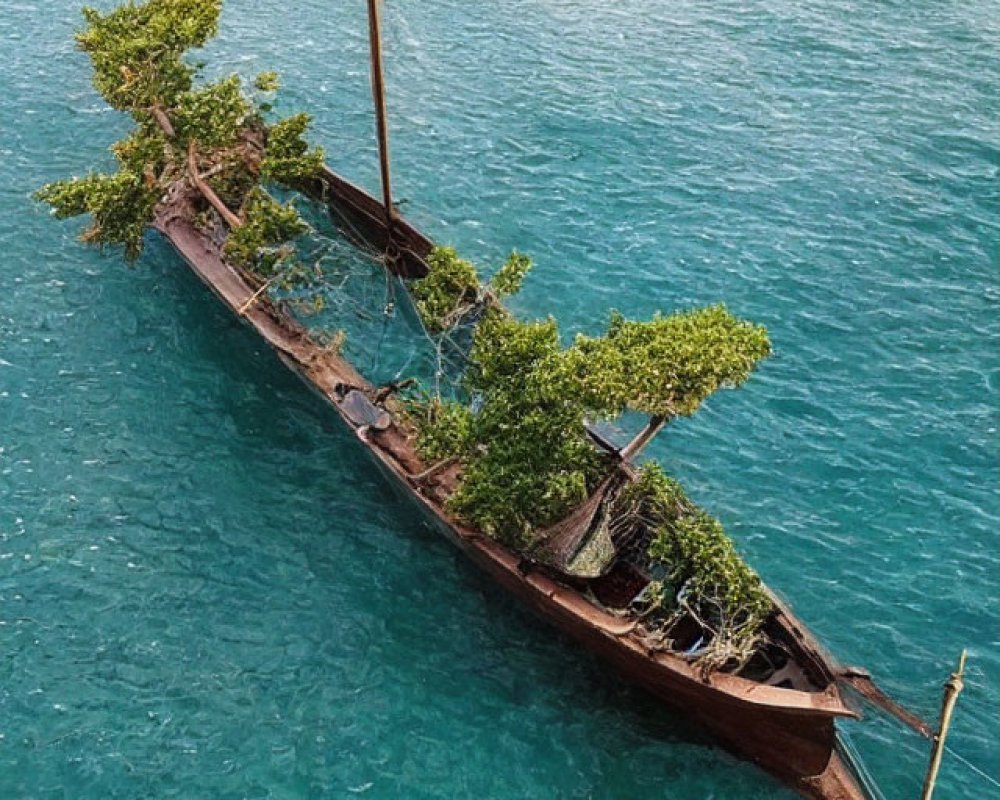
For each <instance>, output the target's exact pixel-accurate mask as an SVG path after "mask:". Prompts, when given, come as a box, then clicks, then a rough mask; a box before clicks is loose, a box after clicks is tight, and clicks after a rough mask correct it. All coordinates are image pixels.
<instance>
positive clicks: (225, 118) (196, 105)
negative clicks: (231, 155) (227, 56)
mask: <svg viewBox="0 0 1000 800" xmlns="http://www.w3.org/2000/svg"><path fill="white" fill-rule="evenodd" d="M253 114H254V108H253V105H252V104H251V103H250V101H249V100H248V99H247V98H246V96H244V94H243V90H242V88H241V85H240V79H239V77H237V76H236V75H231V76H230V77H228V78H226V79H224V80H221V81H216V82H215V83H206V84H205V85H204V86H200V87H199V88H197V89H192V90H191V91H189V92H184V93H183V94H182V95H180V96H179V97H178V99H177V103H176V105H175V106H174V107H173V108H172V109H171V113H170V117H171V119H172V121H173V125H174V130H175V131H176V132H177V139H178V144H179V146H180V147H181V148H184V149H186V147H187V144H188V142H192V141H193V142H196V143H197V144H198V149H199V150H200V151H209V150H217V149H221V148H224V147H233V146H234V145H236V144H237V143H238V142H239V141H240V139H241V133H242V129H243V127H244V125H245V124H246V123H247V121H248V120H249V119H250V118H251V117H252V115H253Z"/></svg>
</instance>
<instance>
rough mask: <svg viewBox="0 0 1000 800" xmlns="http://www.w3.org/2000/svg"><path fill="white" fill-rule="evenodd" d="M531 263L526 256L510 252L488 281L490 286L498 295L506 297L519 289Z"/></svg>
mask: <svg viewBox="0 0 1000 800" xmlns="http://www.w3.org/2000/svg"><path fill="white" fill-rule="evenodd" d="M531 267H532V263H531V259H530V258H528V256H525V255H522V254H521V253H518V252H517V251H516V250H515V251H514V252H512V253H511V254H510V255H509V256H508V257H507V260H506V261H505V262H504V263H503V265H502V266H501V267H500V269H498V270H497V271H496V274H495V275H494V276H493V279H492V280H491V281H490V287H491V288H492V289H493V291H494V292H495V293H496V295H497V296H498V297H508V296H510V295H512V294H517V293H518V292H519V291H521V284H522V283H524V276H525V275H527V274H528V271H529V270H530V269H531Z"/></svg>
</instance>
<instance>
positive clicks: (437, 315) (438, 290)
mask: <svg viewBox="0 0 1000 800" xmlns="http://www.w3.org/2000/svg"><path fill="white" fill-rule="evenodd" d="M427 266H428V267H429V268H430V269H429V271H428V274H427V277H425V278H422V279H421V280H419V281H416V282H414V283H413V284H412V285H411V286H410V293H411V295H412V296H413V299H414V300H415V301H416V304H417V311H418V312H419V313H420V318H421V320H423V323H424V327H426V328H427V330H428V331H429V332H430V333H432V334H439V333H444V332H445V331H447V330H449V329H451V328H453V327H454V326H455V325H456V324H457V323H458V322H459V321H460V320H462V319H463V318H465V317H467V316H471V315H473V313H474V312H476V311H483V310H485V309H487V308H491V307H499V301H500V299H501V298H503V297H508V296H510V295H512V294H516V293H517V292H519V291H520V290H521V284H522V282H523V281H524V276H525V275H527V274H528V271H529V270H530V269H531V266H532V264H531V259H530V258H528V257H527V256H525V255H521V254H520V253H518V252H517V251H514V252H513V253H511V254H510V256H508V258H507V261H506V262H504V264H503V265H502V266H501V267H500V268H499V269H498V270H497V272H496V274H495V275H494V276H493V280H491V281H490V283H489V284H488V285H486V286H483V285H482V284H481V283H480V281H479V275H478V272H477V270H476V266H475V264H473V263H472V262H471V261H466V260H465V259H463V258H459V256H458V253H457V252H456V251H455V248H453V247H435V248H434V249H433V250H432V251H431V253H430V255H429V256H428V257H427Z"/></svg>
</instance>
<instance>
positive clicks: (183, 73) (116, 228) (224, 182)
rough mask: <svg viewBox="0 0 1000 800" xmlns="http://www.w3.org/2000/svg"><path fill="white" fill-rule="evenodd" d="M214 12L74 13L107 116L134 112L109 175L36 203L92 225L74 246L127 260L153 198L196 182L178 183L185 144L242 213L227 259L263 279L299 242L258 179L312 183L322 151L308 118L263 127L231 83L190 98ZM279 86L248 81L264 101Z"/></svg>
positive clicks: (201, 1) (139, 9) (198, 0)
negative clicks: (90, 245)
mask: <svg viewBox="0 0 1000 800" xmlns="http://www.w3.org/2000/svg"><path fill="white" fill-rule="evenodd" d="M220 10H221V0H148V1H147V2H145V3H141V4H136V3H134V2H128V3H125V4H124V5H121V6H119V7H118V8H115V9H113V10H112V11H110V12H108V13H106V14H102V13H101V12H99V11H96V10H95V9H92V8H84V9H83V16H84V20H85V22H86V27H85V28H84V30H83V31H81V32H80V33H79V34H78V35H77V42H78V44H79V46H80V47H81V48H82V49H83V50H84V51H86V52H87V53H88V54H89V55H90V58H91V63H92V64H93V67H94V86H95V87H96V88H97V90H98V91H99V92H100V93H101V94H102V96H103V97H104V98H105V99H106V100H107V101H108V103H109V104H110V105H112V106H113V107H114V108H116V109H119V110H122V111H129V112H131V113H132V116H133V117H134V118H135V120H136V123H137V127H136V128H135V130H133V132H132V133H131V134H129V136H128V137H126V138H125V139H123V140H121V141H120V142H117V143H116V144H114V145H113V146H112V148H111V149H112V151H113V152H114V153H115V156H116V157H117V159H118V162H119V165H120V169H119V171H118V172H117V173H115V174H113V175H98V174H93V175H89V176H88V177H86V178H83V179H72V180H69V181H59V182H56V183H53V184H50V185H48V186H46V187H44V188H42V189H41V190H40V191H39V192H38V193H37V195H36V196H37V197H38V198H39V199H41V200H43V201H45V202H48V203H50V204H51V205H52V206H53V208H54V210H55V214H56V216H59V217H66V216H74V215H77V214H85V213H89V214H91V215H92V216H93V220H94V221H93V224H92V225H91V226H90V228H88V229H87V231H86V232H85V233H84V235H83V237H82V238H83V239H84V240H85V241H92V242H96V243H98V244H102V245H105V244H120V245H124V247H125V254H126V257H127V258H128V259H129V260H130V261H133V260H135V259H136V258H137V257H138V255H139V253H140V251H141V249H142V241H143V231H144V229H145V228H146V227H147V226H148V225H149V224H150V223H151V222H152V220H153V216H154V214H155V209H156V205H157V202H158V201H159V199H160V197H162V196H163V195H164V193H165V192H166V191H167V189H168V188H169V187H170V186H171V185H173V184H175V183H176V182H177V181H179V180H182V179H184V178H185V176H187V178H188V184H187V185H189V186H193V185H194V184H195V181H194V180H193V178H192V177H191V176H190V175H187V173H188V170H189V165H188V161H187V158H188V146H189V145H190V144H194V145H195V150H194V152H196V154H197V163H196V168H197V169H198V170H199V172H202V171H203V172H205V173H206V176H207V177H206V178H205V180H206V182H207V183H208V185H209V186H210V187H211V189H212V190H213V191H214V192H215V193H216V195H218V197H220V198H221V199H222V202H224V203H225V204H226V205H228V206H229V208H230V209H238V208H242V207H243V206H244V205H246V206H247V208H246V209H245V213H246V214H247V217H248V230H246V231H241V232H239V233H237V232H234V236H233V242H232V243H231V245H230V246H229V247H227V252H229V253H231V254H232V256H233V258H234V259H236V260H238V261H239V263H240V264H241V265H243V266H248V267H249V266H252V267H253V268H254V269H257V270H260V271H262V272H263V273H264V274H270V273H271V271H272V270H273V269H274V267H275V265H276V264H277V262H278V261H279V260H282V257H283V256H282V254H281V253H280V252H278V246H279V245H280V244H282V243H284V242H286V241H289V240H290V239H291V238H293V237H294V236H296V235H298V234H299V233H301V232H302V230H304V229H305V223H304V222H303V221H302V220H301V219H300V218H299V216H298V214H297V212H295V210H294V209H293V208H291V207H290V206H282V205H280V204H278V203H276V202H274V201H273V200H270V198H269V197H268V196H267V195H266V192H264V191H263V189H261V187H260V184H261V181H275V182H278V183H283V184H289V183H292V182H294V181H300V180H302V179H304V178H307V177H309V176H310V175H315V174H316V173H317V172H318V170H319V169H320V168H321V167H322V163H323V153H322V150H319V149H315V150H311V151H310V150H309V146H308V145H307V144H306V142H305V139H304V135H305V132H306V129H307V127H308V124H309V117H308V116H307V115H305V114H297V115H294V116H292V117H290V118H288V119H285V120H281V121H279V122H277V123H275V124H274V125H272V126H270V127H268V126H267V125H265V123H264V121H263V117H262V113H263V107H262V106H257V105H255V103H254V101H253V100H252V99H251V98H250V97H249V96H248V95H247V94H246V93H245V92H244V89H243V87H242V84H241V82H240V79H239V78H238V77H236V76H232V77H229V78H224V79H222V80H219V81H215V82H211V83H207V84H204V85H202V86H200V87H198V88H193V80H194V76H195V73H196V68H195V67H193V66H190V65H188V64H186V63H185V62H184V60H183V56H184V54H185V51H186V50H188V49H189V48H191V47H200V46H202V45H204V44H205V42H206V41H207V40H208V39H209V38H210V37H211V36H214V35H215V33H216V29H217V26H218V18H219V13H220ZM277 85H278V77H277V75H276V74H275V73H273V72H265V73H262V74H261V75H259V76H258V77H257V80H256V81H255V86H256V87H257V88H258V89H259V90H261V91H273V90H274V89H276V88H277ZM195 201H196V202H195V208H194V210H195V214H196V217H195V221H196V222H198V223H200V224H201V227H203V228H204V229H206V230H207V229H210V228H211V227H212V226H211V222H210V220H211V219H212V215H213V214H214V213H215V212H213V211H211V210H209V209H208V205H207V203H205V202H204V201H203V200H200V199H198V198H195ZM206 215H207V216H206ZM281 237H286V238H281ZM254 247H260V248H264V249H265V250H266V252H263V253H261V254H260V255H259V256H258V253H257V252H256V251H254V252H250V250H252V249H253V248H254ZM293 272H294V271H290V272H289V275H292V274H293ZM300 273H301V274H304V273H303V272H301V271H300V272H298V273H294V274H300Z"/></svg>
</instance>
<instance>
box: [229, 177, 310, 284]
mask: <svg viewBox="0 0 1000 800" xmlns="http://www.w3.org/2000/svg"><path fill="white" fill-rule="evenodd" d="M308 229H309V226H308V225H306V223H305V221H304V220H303V219H302V217H300V216H299V212H298V211H296V210H295V208H294V206H292V204H291V202H289V203H288V204H287V205H282V204H281V203H279V202H278V201H277V200H275V199H274V198H273V197H271V195H269V194H268V193H267V192H265V191H264V190H263V189H261V188H260V187H259V186H255V187H254V188H253V189H252V190H251V191H250V194H249V196H248V198H247V202H246V205H245V206H244V221H243V224H242V225H241V226H240V227H238V228H234V229H233V230H232V231H230V233H229V237H228V238H227V239H226V244H225V247H224V249H223V253H224V255H225V257H226V258H227V259H228V260H229V261H230V262H232V263H233V264H236V265H237V266H240V267H243V268H245V269H249V270H251V271H253V272H255V273H257V274H258V275H260V276H261V277H264V278H269V277H271V276H272V275H274V273H275V271H276V269H277V265H278V264H279V263H280V262H282V261H284V260H285V259H286V258H287V257H288V256H289V255H290V253H289V252H288V251H287V250H285V249H283V248H282V247H281V246H282V245H284V244H286V243H287V242H290V241H291V240H292V239H294V238H295V237H296V236H299V235H301V234H303V233H305V232H306V231H307V230H308Z"/></svg>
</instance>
